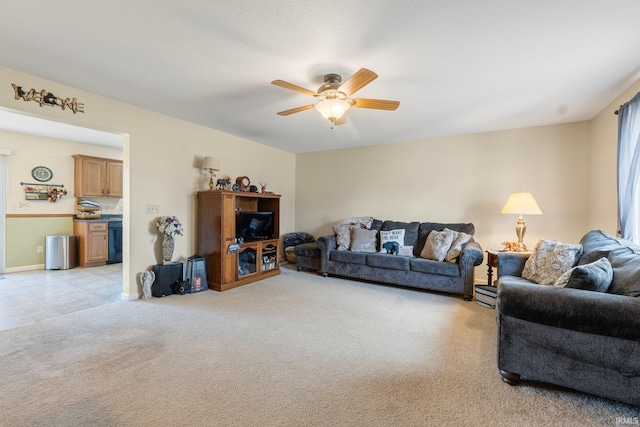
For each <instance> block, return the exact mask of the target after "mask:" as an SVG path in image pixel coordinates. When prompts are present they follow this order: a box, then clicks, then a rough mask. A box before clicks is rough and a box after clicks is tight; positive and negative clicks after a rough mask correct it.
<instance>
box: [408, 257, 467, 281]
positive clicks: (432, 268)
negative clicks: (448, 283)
mask: <svg viewBox="0 0 640 427" xmlns="http://www.w3.org/2000/svg"><path fill="white" fill-rule="evenodd" d="M409 267H410V268H411V271H417V272H420V273H427V274H438V275H440V276H450V277H460V268H459V267H458V265H457V264H452V263H450V262H440V261H433V260H431V259H424V258H412V259H411V260H410V261H409Z"/></svg>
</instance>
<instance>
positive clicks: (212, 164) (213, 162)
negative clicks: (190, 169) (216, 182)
mask: <svg viewBox="0 0 640 427" xmlns="http://www.w3.org/2000/svg"><path fill="white" fill-rule="evenodd" d="M202 169H206V170H208V171H209V173H210V174H211V176H210V179H209V190H213V177H214V176H216V174H215V173H214V172H216V171H219V170H220V160H218V159H215V158H213V157H208V156H207V157H205V158H204V159H203V160H202Z"/></svg>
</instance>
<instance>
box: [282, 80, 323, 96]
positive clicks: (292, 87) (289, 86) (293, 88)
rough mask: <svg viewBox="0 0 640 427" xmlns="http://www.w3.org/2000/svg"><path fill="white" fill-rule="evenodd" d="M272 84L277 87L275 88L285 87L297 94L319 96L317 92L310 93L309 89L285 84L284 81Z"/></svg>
mask: <svg viewBox="0 0 640 427" xmlns="http://www.w3.org/2000/svg"><path fill="white" fill-rule="evenodd" d="M271 84H272V85H275V86H280V87H283V88H285V89H290V90H295V91H296V92H300V93H304V94H305V95H309V96H318V94H317V93H316V92H312V91H310V90H308V89H305V88H303V87H300V86H297V85H294V84H293V83H289V82H285V81H284V80H274V81H272V82H271Z"/></svg>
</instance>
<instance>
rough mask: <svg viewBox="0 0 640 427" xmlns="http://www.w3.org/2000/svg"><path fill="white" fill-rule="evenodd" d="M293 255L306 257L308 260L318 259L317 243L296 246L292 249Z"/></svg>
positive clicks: (318, 249)
mask: <svg viewBox="0 0 640 427" xmlns="http://www.w3.org/2000/svg"><path fill="white" fill-rule="evenodd" d="M294 253H295V254H296V256H306V257H309V258H320V248H318V243H317V242H313V243H303V244H301V245H298V246H296V247H295V249H294Z"/></svg>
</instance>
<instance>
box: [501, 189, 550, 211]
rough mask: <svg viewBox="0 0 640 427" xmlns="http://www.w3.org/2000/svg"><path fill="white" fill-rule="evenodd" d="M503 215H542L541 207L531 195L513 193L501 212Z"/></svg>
mask: <svg viewBox="0 0 640 427" xmlns="http://www.w3.org/2000/svg"><path fill="white" fill-rule="evenodd" d="M500 213H503V214H517V215H542V211H541V210H540V207H539V206H538V204H537V203H536V199H534V198H533V195H532V194H531V193H523V192H522V191H521V192H519V193H512V194H511V196H509V199H508V200H507V203H505V205H504V207H503V208H502V210H501V211H500Z"/></svg>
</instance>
